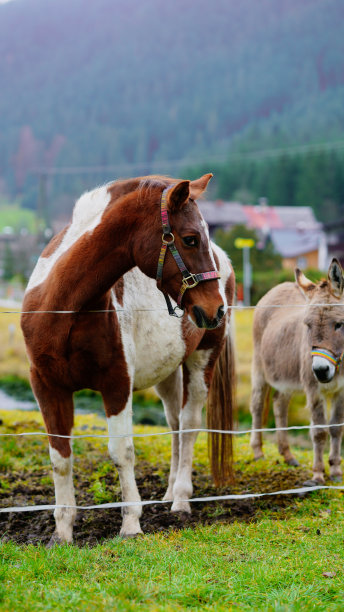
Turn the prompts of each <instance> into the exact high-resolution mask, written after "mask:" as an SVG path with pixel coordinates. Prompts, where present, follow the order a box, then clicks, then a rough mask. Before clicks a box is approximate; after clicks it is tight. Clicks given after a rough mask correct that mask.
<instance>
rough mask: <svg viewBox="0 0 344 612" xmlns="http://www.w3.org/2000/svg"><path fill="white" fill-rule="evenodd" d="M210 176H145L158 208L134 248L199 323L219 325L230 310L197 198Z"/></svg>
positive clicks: (147, 193) (147, 195)
mask: <svg viewBox="0 0 344 612" xmlns="http://www.w3.org/2000/svg"><path fill="white" fill-rule="evenodd" d="M211 177H212V175H211V174H205V175H204V176H202V177H201V178H200V179H198V180H195V181H184V180H173V179H166V178H162V177H155V180H154V179H149V177H148V178H147V179H146V180H145V181H143V186H142V196H141V197H142V200H143V202H144V203H145V205H146V206H147V209H148V208H149V210H150V211H151V210H154V211H155V212H154V215H153V218H152V217H150V215H148V214H147V215H146V219H145V221H144V223H145V224H146V227H142V237H143V238H142V237H141V238H140V240H139V242H138V243H137V245H136V248H135V263H136V264H137V265H138V266H139V268H141V270H142V271H143V272H144V273H145V274H147V275H148V276H150V277H153V278H154V277H155V278H157V283H158V287H159V288H160V289H161V291H162V292H163V293H164V294H165V295H169V296H171V297H172V298H173V299H174V300H175V301H176V302H177V303H178V304H179V305H180V306H182V307H183V309H185V311H186V312H187V313H188V315H189V316H190V318H191V319H192V321H193V322H194V323H195V324H196V325H197V326H198V327H203V328H207V329H212V328H215V327H217V326H218V325H219V324H220V321H221V319H222V318H223V316H224V314H225V312H226V310H227V302H226V298H225V294H224V291H223V290H222V287H221V285H220V283H219V280H218V279H219V274H218V272H217V269H216V263H215V260H214V256H213V252H212V249H211V245H210V240H209V231H208V227H207V224H206V223H205V221H204V219H203V217H202V215H201V213H200V211H199V208H198V206H197V204H196V202H195V199H196V198H197V197H198V196H200V195H201V194H202V193H203V192H204V191H205V189H206V188H207V185H208V182H209V180H210V179H211ZM152 205H153V208H152ZM142 239H143V240H144V241H145V246H144V247H143V246H142V245H143V242H142ZM140 245H141V246H140ZM148 245H149V248H148V251H147V246H148ZM162 245H164V246H162Z"/></svg>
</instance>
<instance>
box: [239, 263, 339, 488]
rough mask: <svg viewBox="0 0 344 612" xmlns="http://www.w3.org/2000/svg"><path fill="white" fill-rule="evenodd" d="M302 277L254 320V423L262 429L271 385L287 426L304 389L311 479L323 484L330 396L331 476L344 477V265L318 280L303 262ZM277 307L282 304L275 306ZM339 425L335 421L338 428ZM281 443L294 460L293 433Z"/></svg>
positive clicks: (274, 295) (265, 303)
mask: <svg viewBox="0 0 344 612" xmlns="http://www.w3.org/2000/svg"><path fill="white" fill-rule="evenodd" d="M295 281H296V282H295V283H292V282H286V283H281V284H280V285H277V286H276V287H274V288H273V289H271V290H270V291H268V293H266V295H265V296H264V297H263V298H262V299H261V300H260V301H259V302H258V304H257V309H256V311H255V314H254V321H253V343H254V350H253V361H252V395H251V405H250V410H251V413H252V429H253V430H254V429H260V428H261V427H262V415H263V412H264V404H265V402H266V399H267V397H268V395H269V391H270V390H271V388H273V389H275V394H274V396H273V411H274V416H275V423H276V427H287V425H288V404H289V400H290V398H291V395H292V393H293V392H294V391H303V392H304V393H305V395H306V398H307V407H308V409H309V410H310V414H311V424H312V425H316V426H320V427H317V428H314V429H311V438H312V442H313V453H314V461H313V477H312V479H311V480H308V481H307V482H306V483H305V484H307V485H313V484H323V483H324V482H325V466H324V460H323V452H324V446H325V442H326V439H327V429H326V428H322V427H321V425H326V423H327V415H326V403H327V399H330V400H331V415H330V427H329V432H330V455H329V465H330V479H331V480H333V481H341V480H342V470H341V466H340V464H341V456H340V449H341V440H342V433H343V428H342V427H341V426H338V425H337V424H339V423H341V422H343V416H344V368H343V365H342V360H343V352H344V310H343V305H344V297H343V288H344V280H343V271H342V268H341V266H340V264H339V262H338V261H337V260H336V259H333V260H332V262H331V264H330V266H329V269H328V275H327V279H324V280H322V281H320V282H318V283H316V284H315V283H313V282H311V281H310V280H309V279H308V278H307V277H306V276H305V275H304V274H303V273H302V272H301V271H300V270H299V269H298V268H296V269H295ZM274 305H278V306H279V308H274V307H273V306H274ZM331 426H332V427H331ZM277 440H278V449H279V452H280V454H281V455H282V456H283V457H284V459H285V461H286V463H287V464H289V465H298V462H297V460H296V459H295V457H294V456H293V455H292V454H291V452H290V448H289V443H288V436H287V432H286V431H279V432H277ZM251 446H252V449H253V452H254V458H255V459H259V458H260V457H263V450H262V434H261V432H256V431H252V433H251Z"/></svg>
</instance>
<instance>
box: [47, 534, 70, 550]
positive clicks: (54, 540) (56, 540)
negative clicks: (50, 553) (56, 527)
mask: <svg viewBox="0 0 344 612" xmlns="http://www.w3.org/2000/svg"><path fill="white" fill-rule="evenodd" d="M64 544H68V542H66V540H62V538H60V536H58V535H57V533H53V535H52V536H51V538H50V540H49V542H48V544H47V548H53V546H63V545H64Z"/></svg>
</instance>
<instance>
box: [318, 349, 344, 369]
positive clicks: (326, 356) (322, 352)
mask: <svg viewBox="0 0 344 612" xmlns="http://www.w3.org/2000/svg"><path fill="white" fill-rule="evenodd" d="M311 356H312V357H323V358H324V359H327V361H329V362H330V363H332V365H334V366H335V367H336V371H337V372H338V370H339V366H340V364H341V363H342V361H343V357H344V351H343V352H342V353H341V355H340V356H339V357H338V359H336V357H333V355H331V353H330V352H329V351H327V350H326V349H314V350H313V351H311Z"/></svg>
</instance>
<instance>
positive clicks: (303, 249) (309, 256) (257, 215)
mask: <svg viewBox="0 0 344 612" xmlns="http://www.w3.org/2000/svg"><path fill="white" fill-rule="evenodd" d="M198 204H199V207H200V209H201V211H202V214H203V216H204V218H205V220H206V221H207V223H208V225H209V229H210V233H211V234H213V233H214V232H215V230H216V229H218V228H222V229H224V230H229V229H231V228H232V227H234V226H235V225H245V226H246V227H248V228H251V229H254V230H255V231H256V232H257V233H258V235H259V236H260V237H261V239H262V241H264V242H265V241H266V240H267V239H270V240H271V241H272V243H273V245H274V247H275V250H276V251H277V253H279V254H280V255H281V256H282V259H283V267H284V268H290V269H294V268H295V267H296V266H297V267H299V268H301V269H303V268H319V269H321V270H325V269H327V267H328V263H329V261H328V259H329V258H328V250H327V240H326V234H325V232H324V230H323V226H322V224H321V223H320V222H319V221H317V220H316V218H315V216H314V212H313V209H312V208H311V207H310V206H269V205H268V203H267V201H266V198H261V199H260V201H259V204H258V205H256V206H253V205H244V204H240V203H239V202H227V201H223V200H216V201H215V202H211V201H199V202H198Z"/></svg>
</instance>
